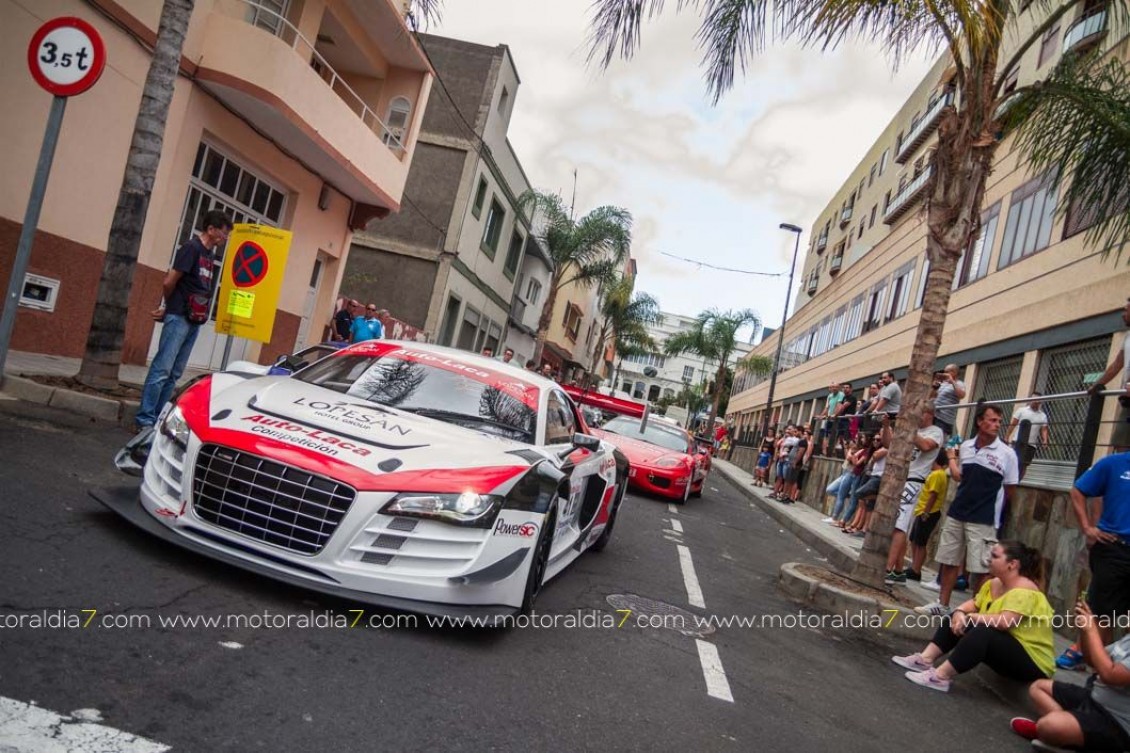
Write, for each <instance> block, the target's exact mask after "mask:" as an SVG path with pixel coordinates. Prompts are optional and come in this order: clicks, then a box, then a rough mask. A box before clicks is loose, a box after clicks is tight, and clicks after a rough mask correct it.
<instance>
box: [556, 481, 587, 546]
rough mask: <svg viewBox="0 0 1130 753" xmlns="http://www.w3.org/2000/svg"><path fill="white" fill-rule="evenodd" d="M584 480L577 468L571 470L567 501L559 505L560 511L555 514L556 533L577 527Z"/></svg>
mask: <svg viewBox="0 0 1130 753" xmlns="http://www.w3.org/2000/svg"><path fill="white" fill-rule="evenodd" d="M585 478H586V476H583V475H581V473H580V468H579V467H578V468H575V469H574V470H573V476H572V478H570V479H569V499H567V500H565V503H564V504H562V505H561V511H560V512H559V513H558V514H557V532H558V533H560V532H562V531H566V530H568V529H569V528H574V527H576V525H577V516H578V515H580V512H581V495H582V494H584V491H585Z"/></svg>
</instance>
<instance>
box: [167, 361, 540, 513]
mask: <svg viewBox="0 0 1130 753" xmlns="http://www.w3.org/2000/svg"><path fill="white" fill-rule="evenodd" d="M177 404H178V406H179V407H181V409H182V411H183V412H184V414H185V420H186V421H187V422H188V424H189V426H190V428H191V429H192V430H193V432H194V433H196V434H197V435H198V436H199V437H200V438H201V439H202V440H203V441H206V442H207V441H212V442H216V443H219V444H224V445H226V446H230V447H233V448H234V449H237V450H244V451H248V452H254V453H256V454H260V455H267V456H269V457H272V458H275V459H279V460H281V461H282V462H292V463H294V464H296V465H299V466H301V467H304V468H307V469H309V470H319V471H323V472H326V473H328V474H330V475H333V472H334V469H340V468H341V467H342V466H347V467H352V468H356V469H359V470H361V471H363V472H364V474H362V476H360V477H358V475H357V474H353V473H350V474H349V476H350V477H351V479H350V480H351V482H353V483H355V485H360V486H364V487H367V488H376V487H374V486H373V485H372V484H371V483H370V482H367V481H365V480H364V475H365V474H374V475H376V474H390V473H392V472H394V471H397V472H400V473H403V472H405V471H428V470H434V469H444V470H453V471H459V470H460V469H467V470H471V469H481V468H484V467H489V468H497V469H500V470H501V469H502V468H512V469H517V468H518V467H525V468H528V467H529V465H531V464H532V463H533V462H536V461H537V460H538V459H540V458H541V457H545V454H544V452H542V451H541V450H539V449H538V448H536V447H534V446H532V445H528V444H523V443H521V442H516V441H513V440H509V439H505V438H503V437H498V436H496V435H493V434H488V433H485V432H481V431H476V430H474V429H468V428H465V427H462V426H457V425H454V424H449V423H445V422H443V421H440V420H437V419H433V418H426V417H424V416H417V415H414V414H411V413H407V412H404V411H400V410H396V409H395V408H389V407H386V406H382V405H378V404H376V403H371V402H368V401H365V400H359V399H357V398H354V397H352V396H350V395H345V394H342V393H340V392H335V391H333V390H328V389H325V388H322V387H318V386H315V385H311V384H308V383H306V382H302V381H299V380H295V379H291V378H288V377H259V378H253V379H240V378H237V377H234V375H231V376H229V375H226V374H216V375H214V376H213V377H212V379H211V380H210V381H209V383H207V384H202V385H200V387H199V388H193V389H192V390H190V391H189V392H187V393H186V394H185V395H184V396H183V397H182V398H181V400H180V401H178V403H177ZM338 475H340V474H338ZM511 475H512V474H511ZM358 478H360V483H359V484H358V483H357V481H358ZM449 481H450V483H451V484H454V485H456V486H457V485H458V484H459V479H458V474H456V476H455V477H453V478H452V479H449ZM378 486H380V485H379V484H378ZM478 486H482V484H478ZM477 490H478V491H485V489H477ZM437 491H442V489H437Z"/></svg>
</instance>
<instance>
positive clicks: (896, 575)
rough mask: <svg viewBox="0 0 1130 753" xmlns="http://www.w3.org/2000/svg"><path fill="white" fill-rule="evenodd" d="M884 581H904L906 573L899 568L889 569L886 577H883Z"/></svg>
mask: <svg viewBox="0 0 1130 753" xmlns="http://www.w3.org/2000/svg"><path fill="white" fill-rule="evenodd" d="M883 582H884V583H906V573H904V572H901V571H899V570H891V571H890V572H889V573H887V577H886V578H884V579H883Z"/></svg>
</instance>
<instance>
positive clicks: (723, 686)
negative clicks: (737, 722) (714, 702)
mask: <svg viewBox="0 0 1130 753" xmlns="http://www.w3.org/2000/svg"><path fill="white" fill-rule="evenodd" d="M695 644H696V645H697V646H698V662H699V664H701V665H702V677H703V679H705V680H706V694H707V695H708V696H710V697H711V698H718V699H719V700H723V701H729V702H730V703H733V702H734V696H733V694H732V693H730V682H729V680H727V679H726V670H724V669H722V659H721V658H720V657H719V656H718V648H717V647H716V646H715V645H714V644H713V643H707V642H706V641H704V640H700V639H698V638H696V639H695Z"/></svg>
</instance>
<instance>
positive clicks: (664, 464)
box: [655, 455, 685, 468]
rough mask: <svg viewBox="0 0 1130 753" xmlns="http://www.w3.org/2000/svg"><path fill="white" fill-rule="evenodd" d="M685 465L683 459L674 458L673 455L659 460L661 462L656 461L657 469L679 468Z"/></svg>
mask: <svg viewBox="0 0 1130 753" xmlns="http://www.w3.org/2000/svg"><path fill="white" fill-rule="evenodd" d="M684 464H685V463H684V462H683V459H682V458H678V457H674V456H671V455H668V456H667V457H665V458H659V460H656V461H655V467H656V468H678V467H679V466H680V465H684Z"/></svg>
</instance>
